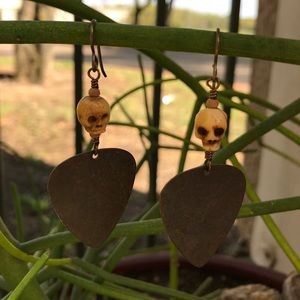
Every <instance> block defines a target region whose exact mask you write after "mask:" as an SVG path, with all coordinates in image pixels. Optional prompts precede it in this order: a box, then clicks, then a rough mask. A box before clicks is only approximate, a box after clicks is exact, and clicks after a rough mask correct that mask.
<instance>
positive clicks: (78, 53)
mask: <svg viewBox="0 0 300 300" xmlns="http://www.w3.org/2000/svg"><path fill="white" fill-rule="evenodd" d="M75 21H82V19H81V18H79V17H77V16H75ZM73 60H74V85H75V87H74V90H75V95H74V97H75V98H74V107H75V112H76V106H77V103H78V101H79V100H80V99H81V98H82V62H83V56H82V46H81V45H74V56H73ZM74 123H75V153H76V154H78V153H81V152H82V141H83V136H82V127H81V124H80V123H79V122H78V120H77V117H76V113H75V115H74Z"/></svg>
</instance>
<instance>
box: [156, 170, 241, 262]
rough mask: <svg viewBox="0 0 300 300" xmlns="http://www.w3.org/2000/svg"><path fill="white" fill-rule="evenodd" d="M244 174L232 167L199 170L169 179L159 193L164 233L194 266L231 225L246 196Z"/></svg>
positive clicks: (215, 248)
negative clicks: (165, 231)
mask: <svg viewBox="0 0 300 300" xmlns="http://www.w3.org/2000/svg"><path fill="white" fill-rule="evenodd" d="M245 185H246V183H245V177H244V175H243V173H242V172H241V171H240V170H239V169H237V168H235V167H231V166H227V165H214V166H212V169H211V170H210V172H207V171H206V170H205V168H204V167H198V168H194V169H191V170H188V171H186V172H183V173H181V174H179V175H177V176H175V177H174V178H172V179H171V180H170V181H169V182H168V183H167V184H166V186H165V187H164V188H163V190H162V192H161V198H160V210H161V217H162V220H163V222H164V224H165V227H166V230H167V233H168V235H169V237H170V239H171V240H172V242H173V243H174V244H175V246H176V247H177V248H178V250H179V251H180V252H181V253H182V255H183V256H184V257H185V258H186V259H187V260H188V261H189V262H190V263H191V264H193V265H195V266H197V267H201V266H202V265H204V264H205V263H206V262H207V260H208V259H209V258H210V257H211V256H212V255H213V254H214V253H215V251H216V250H217V248H218V247H219V246H220V244H221V243H222V241H223V240H224V239H225V237H226V235H227V233H228V232H229V230H230V228H231V226H232V225H233V223H234V221H235V219H236V217H237V214H238V212H239V209H240V207H241V205H242V201H243V197H244V192H245Z"/></svg>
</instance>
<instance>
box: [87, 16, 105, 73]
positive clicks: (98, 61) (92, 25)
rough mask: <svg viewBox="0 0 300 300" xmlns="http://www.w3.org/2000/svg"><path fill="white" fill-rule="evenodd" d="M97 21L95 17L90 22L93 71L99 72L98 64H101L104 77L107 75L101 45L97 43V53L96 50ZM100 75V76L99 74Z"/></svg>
mask: <svg viewBox="0 0 300 300" xmlns="http://www.w3.org/2000/svg"><path fill="white" fill-rule="evenodd" d="M96 24H97V21H96V20H95V19H93V20H91V23H90V44H91V51H92V70H93V72H97V70H98V64H100V70H101V73H102V75H103V76H104V77H107V75H106V72H105V70H104V65H103V61H102V54H101V49H100V45H97V54H98V57H97V55H96V52H95V28H96ZM98 72H99V71H98ZM99 74H100V72H99ZM99 77H100V76H99Z"/></svg>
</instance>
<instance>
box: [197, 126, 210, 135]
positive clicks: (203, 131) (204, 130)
mask: <svg viewBox="0 0 300 300" xmlns="http://www.w3.org/2000/svg"><path fill="white" fill-rule="evenodd" d="M197 131H198V133H199V134H200V135H202V136H207V134H208V131H207V130H206V129H205V128H204V127H201V126H200V127H198V129H197Z"/></svg>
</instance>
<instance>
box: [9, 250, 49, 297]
mask: <svg viewBox="0 0 300 300" xmlns="http://www.w3.org/2000/svg"><path fill="white" fill-rule="evenodd" d="M48 258H49V255H48V254H47V253H44V254H43V255H42V256H41V257H40V258H39V259H38V260H37V261H36V262H35V264H34V265H33V266H32V268H31V269H30V270H29V271H28V273H27V274H26V275H25V276H24V277H23V278H22V280H21V281H20V283H19V284H18V285H17V287H16V288H15V289H14V290H13V291H12V293H11V294H10V296H9V297H8V300H16V299H18V298H19V297H20V295H21V294H22V293H23V291H24V289H25V288H26V287H27V286H28V285H29V283H30V282H31V281H32V280H33V279H34V278H35V277H36V275H37V273H38V272H39V271H40V270H41V269H42V267H43V266H44V265H45V263H46V262H47V260H48Z"/></svg>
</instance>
